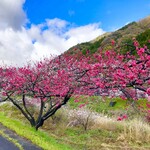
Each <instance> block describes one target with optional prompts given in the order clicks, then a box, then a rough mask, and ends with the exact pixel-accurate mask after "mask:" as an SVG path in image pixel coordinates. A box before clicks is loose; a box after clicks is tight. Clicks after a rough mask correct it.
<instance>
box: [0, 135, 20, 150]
mask: <svg viewBox="0 0 150 150" xmlns="http://www.w3.org/2000/svg"><path fill="white" fill-rule="evenodd" d="M0 150H19V148H17V147H16V146H15V145H14V144H13V143H11V142H9V141H8V140H7V139H5V138H4V137H2V136H0Z"/></svg>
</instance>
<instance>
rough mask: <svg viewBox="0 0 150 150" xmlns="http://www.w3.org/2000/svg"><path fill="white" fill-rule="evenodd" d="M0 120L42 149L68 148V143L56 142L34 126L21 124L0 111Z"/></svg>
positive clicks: (68, 149)
mask: <svg viewBox="0 0 150 150" xmlns="http://www.w3.org/2000/svg"><path fill="white" fill-rule="evenodd" d="M0 122H1V123H2V124H3V125H4V126H6V127H8V128H9V129H11V130H13V131H15V132H16V133H17V134H18V135H20V136H22V137H25V138H26V139H29V140H30V141H31V142H32V143H34V144H35V145H37V146H39V147H41V148H43V149H44V150H70V149H71V148H69V146H68V145H65V144H60V143H58V142H57V141H56V140H55V139H54V138H52V137H50V136H49V135H48V134H47V133H45V132H42V131H36V130H35V129H34V128H32V127H30V126H28V125H27V124H23V123H22V122H20V121H19V120H14V119H10V118H8V117H6V116H5V114H4V113H2V112H0Z"/></svg>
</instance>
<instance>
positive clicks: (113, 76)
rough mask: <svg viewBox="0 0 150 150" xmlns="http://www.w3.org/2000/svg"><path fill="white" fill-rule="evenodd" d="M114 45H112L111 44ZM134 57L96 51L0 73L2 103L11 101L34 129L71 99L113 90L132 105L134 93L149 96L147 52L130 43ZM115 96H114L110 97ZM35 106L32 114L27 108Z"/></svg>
mask: <svg viewBox="0 0 150 150" xmlns="http://www.w3.org/2000/svg"><path fill="white" fill-rule="evenodd" d="M113 44H114V43H113ZM134 46H135V49H136V51H137V55H136V56H134V55H132V54H130V53H127V54H120V53H118V52H117V51H115V50H114V49H111V50H107V51H105V52H102V51H100V52H99V53H96V54H95V55H94V56H93V57H85V56H83V55H81V56H80V55H67V54H64V55H62V56H59V57H56V58H52V59H45V60H44V61H41V62H38V63H36V64H34V65H28V66H25V67H21V68H16V67H6V68H1V70H0V75H1V77H0V79H1V81H0V83H1V84H0V86H1V88H2V92H3V96H4V100H3V101H6V100H8V101H11V102H12V103H13V104H14V105H15V106H16V107H17V108H18V109H19V110H20V111H21V113H22V114H23V115H24V116H25V117H26V119H27V120H28V121H29V122H30V124H31V125H32V126H33V127H35V128H36V129H38V128H39V127H41V126H42V125H43V123H44V121H45V120H47V119H48V118H49V117H51V116H52V115H54V114H55V112H56V111H57V110H59V109H60V108H61V106H63V105H65V104H66V103H67V102H68V101H69V100H70V98H71V97H72V96H74V95H75V96H77V95H89V96H91V95H94V94H95V93H96V92H97V91H99V94H100V95H103V91H105V92H107V94H108V95H111V96H113V93H116V91H120V92H122V94H123V96H124V97H125V98H126V99H127V100H128V101H131V102H133V101H134V100H137V99H138V98H139V97H138V92H137V90H140V91H143V93H144V94H147V97H148V95H150V88H149V85H150V51H149V49H147V47H146V46H145V47H144V48H141V47H140V46H139V45H138V42H137V41H134ZM114 95H115V94H114ZM35 106H36V107H37V108H38V109H39V110H38V112H37V113H33V109H31V107H35Z"/></svg>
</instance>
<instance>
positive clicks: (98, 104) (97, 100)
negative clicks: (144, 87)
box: [68, 96, 147, 114]
mask: <svg viewBox="0 0 150 150" xmlns="http://www.w3.org/2000/svg"><path fill="white" fill-rule="evenodd" d="M74 100H75V99H74V98H71V100H70V101H69V103H68V105H69V106H70V107H71V108H72V109H75V108H77V107H79V106H80V104H84V103H87V105H86V107H87V108H89V109H90V110H92V111H94V112H98V113H104V114H109V113H110V111H117V110H122V111H127V110H128V108H129V107H131V103H129V102H128V101H127V100H122V99H121V98H120V97H116V98H105V99H102V98H101V97H100V96H91V97H86V98H84V97H83V96H82V97H81V98H80V101H79V102H74ZM111 101H112V102H116V104H115V105H114V106H113V107H112V106H110V105H109V103H110V102H111ZM146 103H147V100H146V99H139V100H138V101H135V105H136V106H137V107H141V108H144V109H146Z"/></svg>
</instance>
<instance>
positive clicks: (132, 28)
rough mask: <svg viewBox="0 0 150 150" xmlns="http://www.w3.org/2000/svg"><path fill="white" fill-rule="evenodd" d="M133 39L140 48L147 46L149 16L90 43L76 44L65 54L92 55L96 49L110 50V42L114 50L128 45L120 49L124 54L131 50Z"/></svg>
mask: <svg viewBox="0 0 150 150" xmlns="http://www.w3.org/2000/svg"><path fill="white" fill-rule="evenodd" d="M133 38H136V39H137V40H138V41H139V43H140V44H141V46H143V45H144V44H146V45H148V46H149V44H148V40H149V39H150V16H148V17H146V18H144V19H142V20H140V21H138V22H131V23H129V24H127V25H125V26H124V27H122V28H120V29H118V30H117V31H114V32H111V33H105V34H103V35H101V36H99V37H97V38H96V39H94V40H92V41H90V42H85V43H81V44H77V45H75V46H73V47H71V48H70V49H69V50H68V51H67V53H70V54H73V53H78V52H79V51H81V52H82V53H83V54H86V53H87V52H90V53H91V54H93V53H95V52H97V50H98V49H102V50H103V51H105V50H106V49H111V40H114V41H115V42H116V44H115V45H116V48H117V47H120V46H122V45H124V44H125V45H130V46H124V47H123V48H122V53H125V52H126V51H129V50H132V49H133V48H132V46H131V45H132V39H133ZM132 51H133V50H132ZM133 53H134V51H133Z"/></svg>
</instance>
